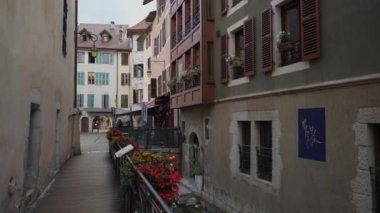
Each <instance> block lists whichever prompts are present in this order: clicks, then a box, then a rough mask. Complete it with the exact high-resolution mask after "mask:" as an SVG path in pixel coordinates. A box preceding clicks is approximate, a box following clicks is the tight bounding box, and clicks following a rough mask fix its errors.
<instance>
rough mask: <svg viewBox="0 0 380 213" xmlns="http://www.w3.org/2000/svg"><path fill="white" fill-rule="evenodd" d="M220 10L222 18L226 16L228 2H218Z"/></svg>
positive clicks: (225, 0)
mask: <svg viewBox="0 0 380 213" xmlns="http://www.w3.org/2000/svg"><path fill="white" fill-rule="evenodd" d="M220 9H221V12H222V16H224V15H226V14H227V11H228V0H220Z"/></svg>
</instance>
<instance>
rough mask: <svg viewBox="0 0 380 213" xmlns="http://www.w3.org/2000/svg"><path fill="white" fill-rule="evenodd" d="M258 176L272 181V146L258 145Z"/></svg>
mask: <svg viewBox="0 0 380 213" xmlns="http://www.w3.org/2000/svg"><path fill="white" fill-rule="evenodd" d="M256 157H257V176H258V177H259V178H260V179H263V180H267V181H272V148H266V147H260V148H259V147H256Z"/></svg>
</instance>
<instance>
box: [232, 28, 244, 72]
mask: <svg viewBox="0 0 380 213" xmlns="http://www.w3.org/2000/svg"><path fill="white" fill-rule="evenodd" d="M234 39H235V41H234V43H235V55H236V57H238V58H239V59H240V64H239V65H237V66H236V67H235V66H232V78H233V79H237V78H241V77H243V76H244V69H243V63H244V61H243V60H244V32H243V29H239V30H238V31H236V32H235V33H234Z"/></svg>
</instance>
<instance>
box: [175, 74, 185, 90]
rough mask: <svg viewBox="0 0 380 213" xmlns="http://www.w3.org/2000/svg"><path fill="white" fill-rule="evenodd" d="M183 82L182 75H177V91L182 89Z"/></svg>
mask: <svg viewBox="0 0 380 213" xmlns="http://www.w3.org/2000/svg"><path fill="white" fill-rule="evenodd" d="M183 84H184V80H183V76H180V77H177V81H176V87H177V92H182V91H183Z"/></svg>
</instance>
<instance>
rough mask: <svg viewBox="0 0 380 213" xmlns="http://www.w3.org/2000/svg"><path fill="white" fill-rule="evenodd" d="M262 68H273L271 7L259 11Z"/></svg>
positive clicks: (265, 70)
mask: <svg viewBox="0 0 380 213" xmlns="http://www.w3.org/2000/svg"><path fill="white" fill-rule="evenodd" d="M261 39H262V44H261V45H262V61H261V62H262V68H263V71H264V72H268V71H272V69H273V36H272V9H271V8H268V9H266V10H264V11H263V12H262V13H261Z"/></svg>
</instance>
